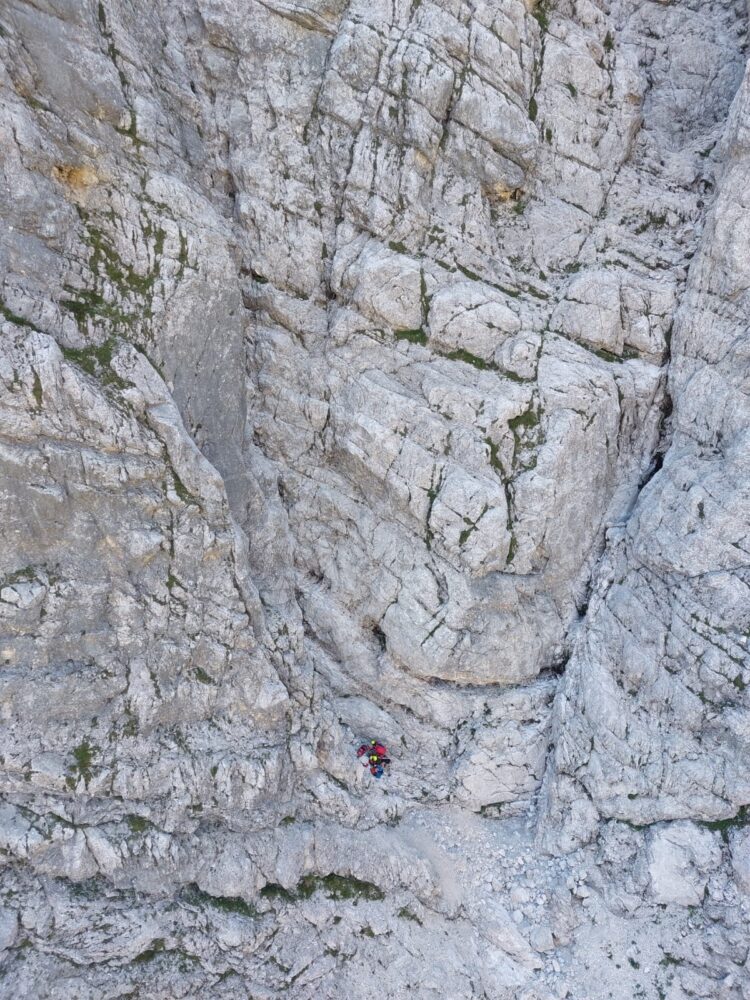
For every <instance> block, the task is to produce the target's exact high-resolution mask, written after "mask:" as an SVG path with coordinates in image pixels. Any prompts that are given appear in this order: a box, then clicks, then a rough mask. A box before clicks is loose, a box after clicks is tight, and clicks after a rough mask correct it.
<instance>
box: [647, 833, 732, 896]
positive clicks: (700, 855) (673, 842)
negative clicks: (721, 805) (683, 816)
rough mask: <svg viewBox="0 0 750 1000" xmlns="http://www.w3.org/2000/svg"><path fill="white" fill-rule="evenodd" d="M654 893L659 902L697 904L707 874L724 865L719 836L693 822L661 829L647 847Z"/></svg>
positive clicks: (703, 889)
mask: <svg viewBox="0 0 750 1000" xmlns="http://www.w3.org/2000/svg"><path fill="white" fill-rule="evenodd" d="M648 859H649V860H648V871H649V876H650V878H651V892H652V893H653V896H654V899H655V900H656V901H657V903H675V904H676V905H678V906H698V904H699V903H701V902H702V900H703V895H704V893H705V891H706V884H707V882H708V876H709V873H710V872H711V871H714V870H715V869H717V868H718V867H719V865H720V864H721V850H720V848H719V845H718V843H717V842H716V837H715V836H714V835H713V834H711V833H710V832H709V831H708V830H701V829H699V828H697V827H695V826H694V825H693V824H692V823H674V824H672V825H671V826H669V827H667V828H666V829H658V830H657V831H655V833H654V834H653V836H652V837H651V838H650V843H649V846H648Z"/></svg>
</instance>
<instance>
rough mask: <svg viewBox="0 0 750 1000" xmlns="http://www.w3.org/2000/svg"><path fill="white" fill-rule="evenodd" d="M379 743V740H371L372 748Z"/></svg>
mask: <svg viewBox="0 0 750 1000" xmlns="http://www.w3.org/2000/svg"><path fill="white" fill-rule="evenodd" d="M377 742H378V741H377V740H370V746H371V747H374V746H375V744H376V743H377Z"/></svg>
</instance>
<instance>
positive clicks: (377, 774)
mask: <svg viewBox="0 0 750 1000" xmlns="http://www.w3.org/2000/svg"><path fill="white" fill-rule="evenodd" d="M365 755H366V759H365V760H364V761H362V767H369V768H370V774H371V775H372V776H373V778H382V777H383V774H384V773H385V767H386V765H388V764H390V762H391V759H390V757H389V756H388V747H387V746H385V744H384V743H381V742H380V741H379V740H370V742H369V744H368V743H363V744H362V746H361V747H360V748H359V749H358V750H357V756H358V757H365Z"/></svg>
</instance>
